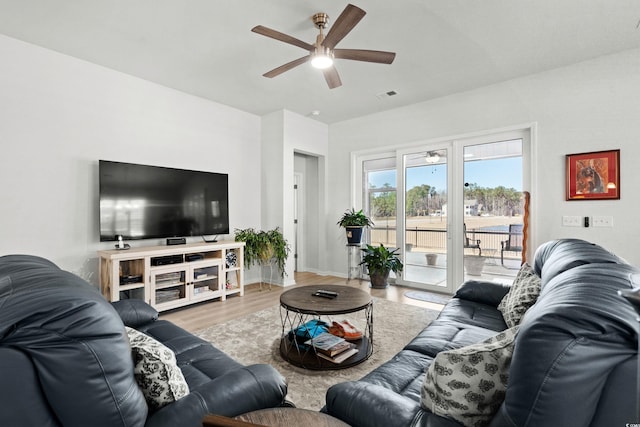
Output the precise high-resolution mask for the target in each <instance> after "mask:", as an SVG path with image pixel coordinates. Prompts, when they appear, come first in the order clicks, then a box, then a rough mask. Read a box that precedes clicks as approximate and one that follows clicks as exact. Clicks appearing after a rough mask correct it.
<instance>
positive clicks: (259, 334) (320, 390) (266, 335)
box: [196, 298, 438, 410]
mask: <svg viewBox="0 0 640 427" xmlns="http://www.w3.org/2000/svg"><path fill="white" fill-rule="evenodd" d="M437 316H438V312H437V311H434V310H429V309H425V308H421V307H415V306H412V305H405V304H400V303H396V302H391V301H387V300H382V299H377V298H376V299H374V308H373V319H374V322H373V331H374V333H373V336H374V351H373V354H372V355H371V357H370V358H369V359H368V360H366V361H365V362H363V363H361V364H360V365H357V366H354V367H351V368H347V369H340V370H330V371H310V370H305V369H302V368H298V367H295V366H293V365H291V364H289V363H288V362H285V361H284V360H283V359H282V357H281V356H280V350H279V344H280V335H281V332H282V322H281V320H280V307H278V306H276V307H272V308H268V309H265V310H262V311H259V312H256V313H253V314H251V315H249V316H245V317H243V318H240V319H236V320H230V321H228V322H225V323H223V324H220V325H215V326H212V327H209V328H206V329H202V330H200V331H198V332H196V335H198V336H199V337H201V338H203V339H205V340H207V341H209V342H211V343H212V344H214V345H215V346H216V347H217V348H219V349H220V350H222V351H224V352H225V353H227V354H228V355H230V356H231V357H233V358H234V359H236V360H238V361H239V362H240V363H243V364H247V365H248V364H254V363H268V364H270V365H272V366H274V367H275V368H276V369H277V370H278V371H280V373H282V375H283V376H284V377H285V378H286V379H287V382H288V384H289V393H288V395H287V399H288V400H290V401H291V402H293V403H294V404H295V405H296V406H297V407H298V408H303V409H311V410H319V409H320V408H322V407H323V406H324V404H325V393H326V391H327V389H328V388H329V387H330V386H332V385H333V384H337V383H340V382H344V381H349V380H357V379H360V378H361V377H363V376H364V375H365V374H367V373H368V372H370V371H371V370H373V369H374V368H375V367H377V366H379V365H381V364H382V363H384V362H386V361H387V360H389V359H391V358H392V357H393V356H394V355H395V354H396V353H397V352H398V351H400V350H401V349H402V348H403V347H404V346H405V345H406V344H407V343H408V342H409V341H410V340H411V339H412V338H413V337H414V336H416V335H417V334H418V332H420V331H421V330H422V329H423V328H424V327H425V326H427V325H428V324H429V323H430V322H431V321H432V320H434V319H435V318H436V317H437ZM342 318H349V319H350V320H352V321H354V322H359V319H357V318H350V317H349V316H339V319H337V320H341V319H342Z"/></svg>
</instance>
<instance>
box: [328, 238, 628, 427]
mask: <svg viewBox="0 0 640 427" xmlns="http://www.w3.org/2000/svg"><path fill="white" fill-rule="evenodd" d="M533 269H534V271H535V273H536V274H537V275H538V276H539V277H540V278H541V287H542V290H541V292H540V295H539V297H538V299H537V302H536V303H535V304H534V305H533V306H532V307H531V308H530V309H529V310H528V311H527V313H526V315H525V317H524V319H523V321H522V323H521V324H520V329H519V332H518V335H517V336H516V339H515V347H514V353H513V357H512V359H511V366H510V368H509V378H508V385H507V390H506V396H505V400H504V402H503V403H502V405H501V406H500V408H499V410H498V412H497V413H496V414H495V415H494V417H493V419H492V420H491V421H490V423H489V425H490V426H491V427H507V426H509V427H514V426H517V427H572V426H575V427H585V426H589V427H611V426H625V425H630V424H633V423H638V422H640V420H638V419H636V402H637V401H638V397H639V396H637V392H636V379H637V363H638V359H637V350H638V347H637V345H638V344H637V332H638V322H637V320H636V313H635V311H634V310H633V308H632V306H631V305H630V304H629V303H628V302H627V301H626V300H624V299H623V298H621V297H620V296H618V294H617V291H618V290H619V289H628V288H631V287H632V284H631V280H630V275H631V274H632V273H638V271H639V270H638V269H637V268H635V267H632V266H631V265H629V264H627V263H626V262H625V261H623V260H622V259H620V258H619V257H617V256H615V255H613V254H611V253H610V252H608V251H606V250H605V249H603V248H602V247H599V246H596V245H593V244H590V243H588V242H585V241H582V240H575V239H565V240H556V241H551V242H547V243H546V244H544V245H542V246H541V247H540V248H539V249H538V250H537V251H536V254H535V261H534V265H533ZM508 290H509V288H508V287H505V286H503V285H500V284H497V283H495V282H483V281H469V282H466V283H464V284H463V285H462V286H461V287H460V289H459V290H458V291H457V293H456V295H455V296H454V298H452V300H451V301H450V302H449V303H448V304H447V305H446V306H445V308H444V309H443V310H442V312H441V314H440V315H439V317H438V318H437V320H435V321H433V322H432V323H431V324H430V325H428V326H427V327H426V328H425V329H424V330H423V331H422V332H421V333H420V334H419V335H418V336H416V337H415V339H413V340H412V341H411V342H410V343H409V344H407V346H406V347H405V348H404V349H403V350H402V351H400V352H399V353H398V354H397V355H396V356H395V357H394V358H393V359H391V360H389V361H388V362H386V363H385V364H383V365H381V366H380V367H378V368H377V369H375V370H373V371H372V372H370V373H369V374H368V375H366V376H365V377H363V378H362V379H360V380H359V381H352V382H345V383H340V384H337V385H335V386H333V387H331V388H330V389H329V390H328V391H327V395H326V407H325V408H324V409H323V410H324V411H325V412H327V413H329V414H330V415H332V416H334V417H337V418H340V419H341V420H343V421H345V422H346V423H348V424H350V425H352V426H354V427H365V426H366V427H376V426H380V427H387V426H424V427H453V426H460V425H461V424H459V423H457V422H455V421H453V420H451V419H449V418H445V417H440V416H436V415H434V414H433V413H431V412H429V411H428V410H426V409H423V408H422V407H421V405H420V398H421V397H420V391H421V386H422V383H423V379H424V377H425V370H426V369H427V368H428V367H429V365H430V364H431V362H432V361H433V359H434V357H435V356H436V354H437V353H438V352H440V351H442V350H447V349H452V348H457V347H461V346H466V345H469V344H473V343H477V342H479V341H482V340H484V339H486V338H488V337H490V336H492V335H495V334H496V332H497V331H502V330H504V329H505V328H506V327H507V326H506V324H505V323H504V320H503V317H502V314H501V312H500V311H498V310H497V306H498V304H499V303H500V301H501V300H502V298H503V296H504V295H505V294H506V293H507V291H508Z"/></svg>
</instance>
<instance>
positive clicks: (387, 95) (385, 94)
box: [376, 90, 398, 99]
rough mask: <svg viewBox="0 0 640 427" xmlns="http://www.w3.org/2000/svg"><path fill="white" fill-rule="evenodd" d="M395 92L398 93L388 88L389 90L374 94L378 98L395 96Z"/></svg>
mask: <svg viewBox="0 0 640 427" xmlns="http://www.w3.org/2000/svg"><path fill="white" fill-rule="evenodd" d="M397 94H398V92H396V91H395V90H390V91H388V92H382V93H379V94H377V95H376V96H377V97H378V98H379V99H385V98H389V97H392V96H395V95H397Z"/></svg>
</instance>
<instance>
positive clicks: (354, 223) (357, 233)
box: [338, 208, 373, 245]
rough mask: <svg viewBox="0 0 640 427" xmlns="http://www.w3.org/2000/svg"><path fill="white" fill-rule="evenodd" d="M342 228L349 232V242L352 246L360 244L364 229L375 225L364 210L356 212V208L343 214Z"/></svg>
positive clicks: (340, 222) (341, 219)
mask: <svg viewBox="0 0 640 427" xmlns="http://www.w3.org/2000/svg"><path fill="white" fill-rule="evenodd" d="M338 225H339V226H340V227H344V229H345V230H346V232H347V242H348V243H349V244H350V245H355V244H360V242H361V241H362V229H363V228H364V227H370V226H372V225H373V221H371V219H370V218H369V217H368V216H366V215H365V214H364V212H362V209H360V210H359V211H356V210H355V209H354V208H351V209H348V210H347V211H345V213H344V214H342V217H341V218H340V221H338Z"/></svg>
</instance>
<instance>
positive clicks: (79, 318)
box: [0, 255, 287, 427]
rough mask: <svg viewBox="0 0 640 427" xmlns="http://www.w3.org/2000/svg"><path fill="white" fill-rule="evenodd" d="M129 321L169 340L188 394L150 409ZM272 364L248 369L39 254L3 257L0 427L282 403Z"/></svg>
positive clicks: (121, 422)
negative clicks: (108, 298) (113, 298)
mask: <svg viewBox="0 0 640 427" xmlns="http://www.w3.org/2000/svg"><path fill="white" fill-rule="evenodd" d="M125 324H126V325H127V326H130V327H133V328H136V329H138V330H139V331H142V332H144V333H145V334H147V335H149V336H152V337H153V338H155V339H156V340H158V341H160V342H161V343H163V344H164V345H165V346H167V347H169V348H170V349H171V350H173V352H174V353H175V356H176V360H177V365H178V367H179V368H180V370H181V371H182V373H183V376H184V379H185V380H186V382H187V383H188V386H189V390H190V393H189V394H188V395H186V396H185V397H183V398H181V399H179V400H176V401H175V402H173V403H169V404H167V405H166V406H163V407H162V408H160V409H159V410H157V411H150V410H149V409H148V406H147V403H146V401H145V399H144V397H143V395H142V393H141V392H140V389H139V387H138V385H137V383H136V381H135V379H134V371H133V369H134V368H133V362H132V353H131V348H130V347H129V341H128V340H127V334H126V332H125ZM286 393H287V384H286V382H285V379H284V378H283V377H282V376H281V375H280V374H279V373H278V372H277V371H276V370H275V369H274V368H273V367H272V366H269V365H252V366H243V365H241V364H240V363H238V362H236V361H235V360H233V359H231V358H230V357H229V356H227V355H226V354H224V353H223V352H221V351H220V350H218V349H217V348H215V347H213V346H212V345H211V344H210V343H208V342H206V341H203V340H201V339H199V338H197V337H195V336H194V335H192V334H190V333H188V332H186V331H185V330H183V329H181V328H179V327H178V326H176V325H174V324H172V323H170V322H167V321H164V320H158V313H157V312H156V311H155V310H154V309H153V308H151V307H150V306H149V305H147V304H145V303H144V302H142V301H139V300H129V301H123V302H119V303H116V304H114V305H112V304H110V303H108V302H107V301H106V300H105V299H104V298H103V297H102V295H100V293H99V292H98V291H97V289H95V288H93V287H92V286H91V285H89V284H88V283H87V282H85V281H84V280H82V279H81V278H79V277H77V276H75V275H73V274H71V273H68V272H65V271H63V270H61V269H59V268H58V267H57V266H55V265H54V264H53V263H51V262H50V261H48V260H45V259H43V258H39V257H34V256H27V255H7V256H4V257H0V401H1V402H2V405H0V426H12V427H21V426H25V427H26V426H29V427H30V426H39V427H45V426H56V427H57V426H65V427H69V426H79V427H86V426H92V427H100V426H104V427H115V426H147V427H151V426H178V425H179V426H187V427H188V426H191V427H199V426H201V425H202V419H203V418H204V416H205V415H206V414H207V413H215V414H220V415H225V416H229V417H231V416H235V415H238V414H241V413H245V412H250V411H253V410H257V409H263V408H269V407H275V406H280V405H282V404H284V402H285V396H286Z"/></svg>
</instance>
